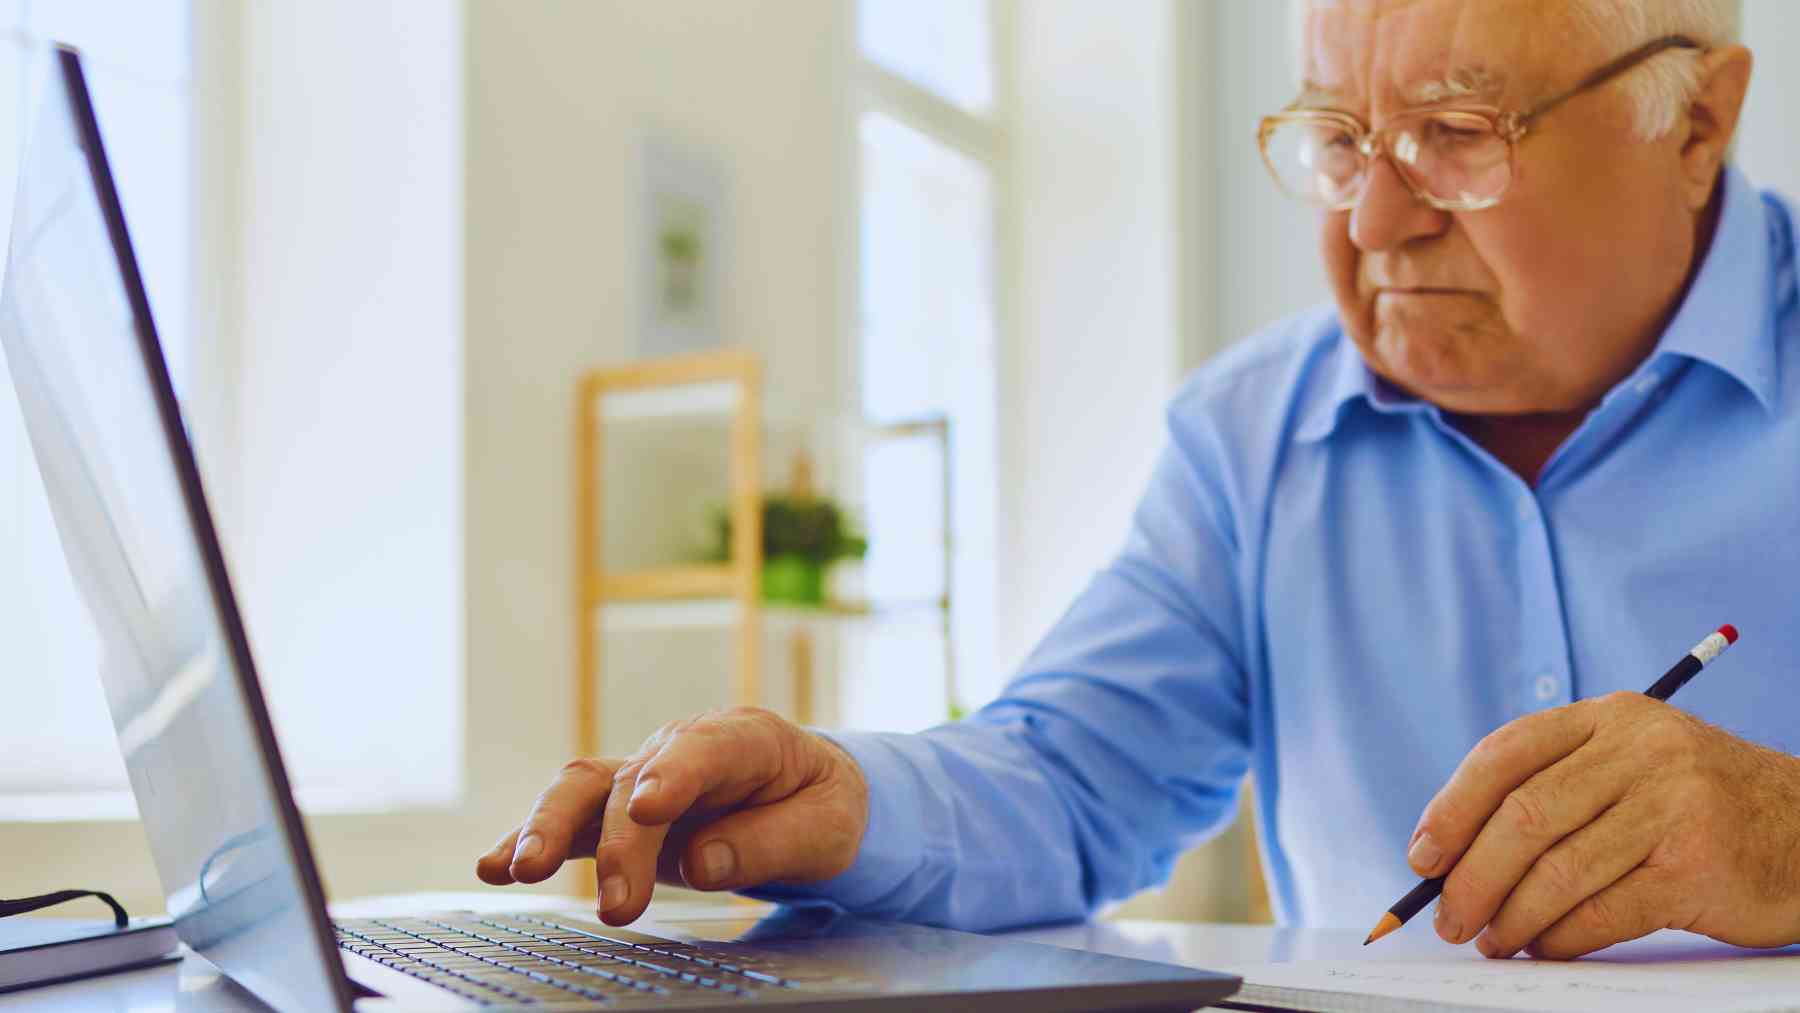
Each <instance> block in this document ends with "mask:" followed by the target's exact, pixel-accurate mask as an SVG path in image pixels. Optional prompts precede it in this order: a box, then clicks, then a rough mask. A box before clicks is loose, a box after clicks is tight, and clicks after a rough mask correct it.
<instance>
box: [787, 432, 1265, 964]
mask: <svg viewBox="0 0 1800 1013" xmlns="http://www.w3.org/2000/svg"><path fill="white" fill-rule="evenodd" d="M1172 432H1175V433H1176V436H1175V438H1174V439H1172V440H1171V442H1170V445H1169V447H1168V448H1167V449H1166V450H1165V451H1164V452H1163V454H1162V456H1161V457H1160V459H1159V461H1158V463H1157V466H1156V469H1155V471H1154V473H1153V476H1152V479H1151V482H1150V485H1149V488H1148V490H1147V491H1146V493H1145V495H1144V497H1143V499H1142V500H1141V501H1140V503H1139V505H1138V508H1137V511H1136V513H1135V515H1134V519H1133V523H1132V527H1131V531H1130V535H1129V537H1128V539H1127V541H1126V545H1125V548H1124V549H1123V551H1122V552H1121V553H1120V555H1119V556H1118V558H1117V559H1115V560H1114V561H1113V563H1112V564H1111V565H1110V566H1108V567H1107V568H1106V569H1104V570H1103V571H1101V572H1100V573H1099V574H1098V575H1096V577H1095V578H1094V580H1093V581H1092V583H1091V584H1090V585H1089V586H1088V588H1087V589H1086V590H1085V591H1084V592H1083V593H1082V594H1081V595H1080V596H1079V597H1078V598H1077V600H1076V601H1075V603H1074V605H1073V606H1072V607H1071V608H1070V610H1069V611H1068V612H1067V613H1066V614H1065V615H1064V616H1063V618H1062V619H1061V620H1060V621H1059V622H1058V623H1057V624H1056V625H1055V627H1054V628H1053V629H1052V630H1051V632H1050V633H1049V635H1048V636H1047V637H1046V638H1045V639H1044V641H1043V642H1042V643H1041V644H1040V645H1039V646H1038V648H1037V649H1036V650H1035V651H1034V652H1033V653H1032V655H1031V656H1030V658H1029V659H1027V661H1026V663H1025V665H1024V667H1023V669H1022V670H1021V671H1020V673H1019V674H1018V676H1017V677H1016V678H1015V679H1014V680H1013V681H1012V683H1011V684H1010V685H1009V686H1008V687H1007V689H1006V691H1005V692H1004V694H1003V695H1002V696H1001V697H1000V698H999V699H997V700H995V701H994V702H993V703H992V704H989V705H988V706H987V707H985V708H983V709H982V710H981V711H979V712H978V713H976V714H974V715H972V716H971V717H969V718H968V719H966V720H964V721H960V722H957V723H954V724H948V725H943V726H940V727H937V728H933V729H931V730H929V731H926V732H922V733H919V734H915V735H902V734H883V733H856V732H829V733H826V734H828V735H829V736H830V737H831V738H832V739H833V740H834V741H836V742H837V743H838V744H839V745H841V746H843V748H844V749H845V750H847V751H848V752H849V753H850V754H851V756H853V757H854V758H855V759H856V761H857V762H858V763H859V764H861V766H862V769H863V772H864V774H865V775H866V777H867V779H868V782H869V792H870V801H869V823H868V828H867V830H866V832H865V834H864V837H863V842H862V846H861V849H860V850H859V852H858V854H857V858H856V861H855V863H854V864H853V865H852V866H851V868H850V869H849V870H848V871H846V872H844V873H843V874H842V875H840V876H837V877H836V878H834V879H831V880H827V881H824V882H821V883H811V884H804V885H781V886H770V887H764V888H762V889H761V890H758V891H754V892H753V893H754V895H755V896H758V897H762V898H765V899H770V900H782V901H790V902H792V901H798V900H809V899H810V900H824V901H830V902H833V903H836V904H838V905H841V906H842V907H844V908H846V909H849V910H852V911H857V912H860V913H865V914H869V915H874V916H877V917H884V918H895V919H902V920H906V921H913V922H922V923H928V924H935V925H943V926H948V927H953V928H961V929H967V930H976V931H980V930H991V929H998V928H1004V927H1009V926H1015V925H1023V924H1031V923H1041V922H1050V921H1059V920H1068V919H1073V918H1079V917H1083V916H1085V915H1087V914H1089V913H1091V912H1092V911H1093V910H1094V909H1095V908H1096V907H1098V906H1100V905H1102V904H1105V903H1107V902H1110V901H1114V900H1118V899H1121V898H1124V897H1128V896H1130V895H1131V894H1133V893H1136V892H1138V891H1139V890H1142V889H1144V888H1146V887H1149V886H1153V885H1156V884H1158V883H1161V882H1164V881H1166V880H1167V878H1168V876H1169V873H1170V871H1171V869H1172V867H1173V865H1174V863H1175V860H1176V858H1177V857H1178V856H1179V855H1180V854H1181V852H1182V851H1183V850H1185V849H1186V848H1187V847H1188V846H1190V845H1192V844H1194V843H1195V842H1197V841H1198V840H1199V839H1201V838H1202V837H1204V836H1206V835H1209V834H1211V833H1214V832H1216V831H1217V830H1219V829H1220V828H1222V827H1223V826H1224V825H1225V824H1226V823H1228V822H1229V820H1230V818H1231V816H1232V814H1233V812H1234V810H1235V803H1236V798H1237V792H1238V788H1239V786H1240V784H1241V783H1242V780H1243V777H1244V773H1245V770H1246V769H1247V766H1248V760H1249V738H1250V733H1249V714H1248V711H1249V707H1248V700H1247V690H1246V682H1245V676H1244V670H1243V666H1242V663H1241V659H1242V657H1243V652H1242V650H1241V649H1240V648H1241V643H1240V638H1241V637H1242V636H1243V633H1242V630H1243V629H1244V624H1243V621H1242V620H1243V608H1242V603H1241V601H1240V600H1239V599H1240V593H1239V591H1238V588H1239V587H1240V586H1242V585H1241V583H1240V580H1239V577H1240V574H1239V572H1238V558H1239V552H1238V545H1239V540H1238V537H1237V528H1238V525H1237V524H1236V522H1235V519H1234V515H1233V511H1232V508H1231V503H1232V497H1231V495H1230V494H1229V490H1228V487H1227V484H1226V483H1225V482H1224V481H1222V477H1221V475H1220V469H1219V468H1217V467H1216V466H1212V467H1209V466H1207V464H1206V462H1207V460H1212V461H1217V460H1219V459H1220V455H1218V454H1217V453H1205V451H1206V450H1207V449H1209V448H1210V449H1213V450H1216V449H1217V448H1216V442H1215V441H1206V440H1204V439H1203V438H1200V437H1197V436H1194V434H1189V436H1190V438H1189V439H1186V440H1184V439H1183V438H1182V436H1181V434H1180V433H1179V431H1178V430H1174V429H1172Z"/></svg>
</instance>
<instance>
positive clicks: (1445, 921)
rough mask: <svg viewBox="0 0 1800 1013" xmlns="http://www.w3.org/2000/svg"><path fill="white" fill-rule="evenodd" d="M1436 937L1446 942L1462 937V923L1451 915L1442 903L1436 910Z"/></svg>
mask: <svg viewBox="0 0 1800 1013" xmlns="http://www.w3.org/2000/svg"><path fill="white" fill-rule="evenodd" d="M1437 934H1438V938H1439V939H1442V940H1443V941H1444V942H1446V943H1454V942H1457V941H1459V940H1461V939H1462V924H1461V923H1460V922H1458V921H1457V920H1456V919H1455V918H1453V917H1451V915H1450V912H1449V910H1448V909H1446V908H1445V907H1444V906H1443V905H1442V904H1439V905H1438V912H1437Z"/></svg>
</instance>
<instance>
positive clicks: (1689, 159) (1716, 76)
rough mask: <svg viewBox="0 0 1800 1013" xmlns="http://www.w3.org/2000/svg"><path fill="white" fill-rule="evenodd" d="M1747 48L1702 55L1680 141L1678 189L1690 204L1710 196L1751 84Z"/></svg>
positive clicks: (1692, 206) (1702, 203) (1698, 205)
mask: <svg viewBox="0 0 1800 1013" xmlns="http://www.w3.org/2000/svg"><path fill="white" fill-rule="evenodd" d="M1751 62H1752V61H1751V57H1750V50H1748V49H1745V48H1744V47H1743V46H1724V47H1722V48H1719V49H1715V50H1712V51H1710V52H1708V53H1706V54H1705V55H1703V56H1701V58H1700V68H1699V69H1700V75H1699V77H1700V88H1699V91H1697V92H1696V93H1695V95H1694V99H1693V101H1692V102H1690V103H1688V108H1687V123H1686V126H1687V138H1686V140H1685V141H1683V142H1682V145H1681V169H1682V189H1683V190H1684V191H1685V192H1686V194H1687V199H1688V207H1689V208H1690V209H1692V210H1694V211H1696V212H1697V211H1699V210H1700V209H1702V208H1704V207H1705V206H1706V203H1707V201H1709V200H1711V199H1712V192H1713V184H1714V183H1715V182H1716V181H1717V180H1718V178H1719V170H1720V168H1721V167H1723V166H1724V164H1725V158H1726V155H1727V154H1728V153H1729V152H1730V150H1731V138H1732V136H1733V135H1734V134H1735V133H1736V132H1737V123H1738V113H1740V112H1742V111H1743V108H1744V95H1745V93H1746V92H1748V91H1749V90H1750V67H1751Z"/></svg>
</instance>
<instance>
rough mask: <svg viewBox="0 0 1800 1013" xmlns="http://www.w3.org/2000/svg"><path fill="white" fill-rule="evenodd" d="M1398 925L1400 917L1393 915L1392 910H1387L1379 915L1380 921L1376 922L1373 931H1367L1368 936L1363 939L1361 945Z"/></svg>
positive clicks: (1383, 934)
mask: <svg viewBox="0 0 1800 1013" xmlns="http://www.w3.org/2000/svg"><path fill="white" fill-rule="evenodd" d="M1399 927H1400V919H1399V918H1397V917H1395V915H1394V912H1392V911H1389V912H1387V913H1386V914H1384V915H1382V916H1381V921H1380V922H1379V923H1377V924H1376V926H1375V931H1373V932H1370V933H1369V938H1367V939H1365V940H1363V945H1364V946H1367V945H1369V944H1370V943H1372V942H1374V941H1375V940H1377V939H1380V938H1381V937H1382V936H1385V935H1387V934H1388V933H1389V932H1392V931H1394V930H1395V929H1397V928H1399Z"/></svg>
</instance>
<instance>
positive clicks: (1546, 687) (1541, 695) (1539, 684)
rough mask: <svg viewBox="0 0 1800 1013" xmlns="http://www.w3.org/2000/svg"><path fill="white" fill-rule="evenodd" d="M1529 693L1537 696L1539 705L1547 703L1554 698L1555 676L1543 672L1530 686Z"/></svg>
mask: <svg viewBox="0 0 1800 1013" xmlns="http://www.w3.org/2000/svg"><path fill="white" fill-rule="evenodd" d="M1531 691H1532V692H1533V693H1535V694H1537V698H1538V702H1539V703H1549V702H1550V701H1551V700H1553V699H1555V697H1556V676H1554V675H1551V674H1550V673H1548V672H1545V673H1544V674H1543V675H1540V676H1538V677H1537V680H1536V681H1535V682H1533V683H1532V684H1531Z"/></svg>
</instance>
